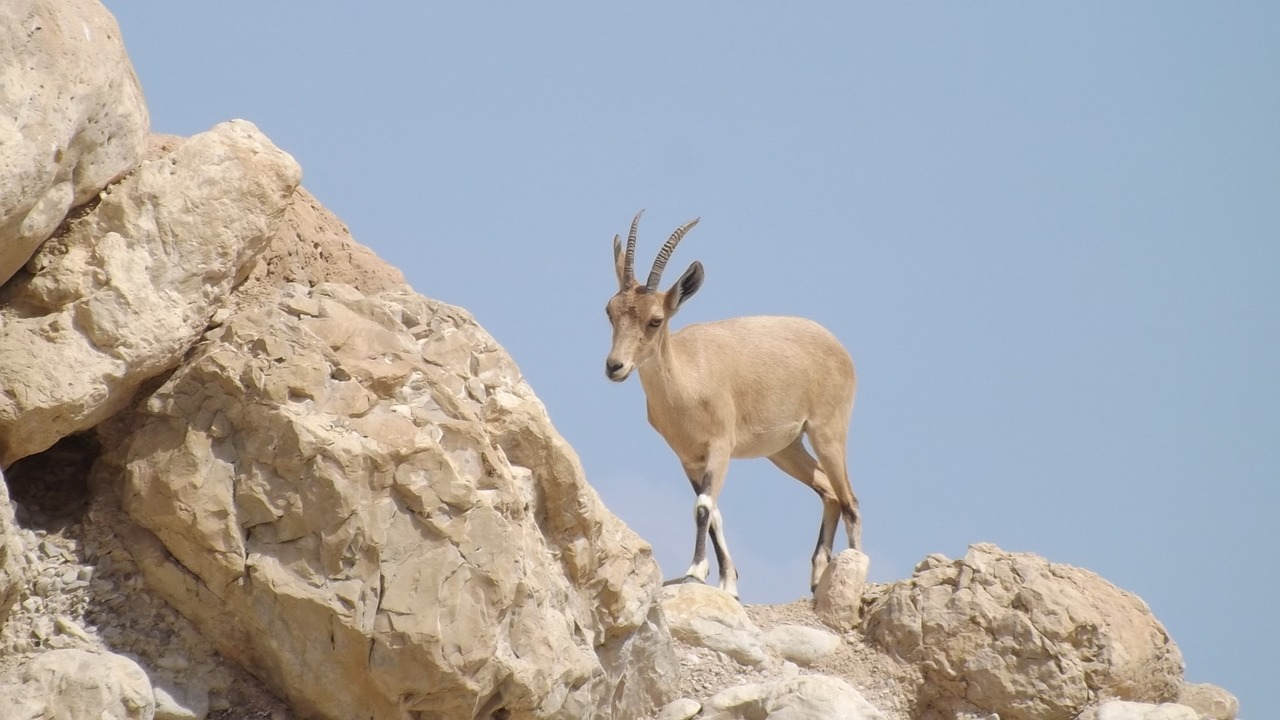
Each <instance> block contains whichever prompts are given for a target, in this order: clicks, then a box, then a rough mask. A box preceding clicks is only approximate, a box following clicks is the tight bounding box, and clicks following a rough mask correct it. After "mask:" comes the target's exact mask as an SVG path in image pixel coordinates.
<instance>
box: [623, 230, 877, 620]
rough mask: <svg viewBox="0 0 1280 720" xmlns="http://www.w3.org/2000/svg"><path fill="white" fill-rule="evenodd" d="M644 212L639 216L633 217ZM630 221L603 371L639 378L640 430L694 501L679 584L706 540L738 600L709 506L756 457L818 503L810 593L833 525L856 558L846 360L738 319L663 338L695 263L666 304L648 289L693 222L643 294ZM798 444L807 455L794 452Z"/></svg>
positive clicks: (815, 342) (807, 332)
mask: <svg viewBox="0 0 1280 720" xmlns="http://www.w3.org/2000/svg"><path fill="white" fill-rule="evenodd" d="M642 212H643V211H642ZM639 221H640V215H639V214H637V215H636V217H635V220H633V221H632V223H631V233H630V235H629V237H628V239H627V248H626V252H625V254H624V253H623V251H622V243H621V240H620V239H619V238H616V237H615V238H614V262H615V265H616V271H617V274H618V293H617V294H616V295H614V296H613V298H612V299H610V300H609V304H608V306H607V308H606V310H607V312H608V315H609V320H610V322H611V323H612V324H613V348H612V349H611V350H610V352H609V357H608V359H607V360H606V365H605V370H606V374H607V375H608V377H609V379H610V380H614V381H615V382H622V381H623V380H626V379H627V377H628V376H629V375H630V374H631V372H632V371H633V370H635V371H637V372H638V373H639V375H640V384H641V385H642V386H643V387H644V392H645V397H646V399H647V404H648V411H649V423H650V424H651V425H653V427H654V429H656V430H657V431H658V433H659V434H661V435H662V437H663V438H664V439H665V440H666V441H667V444H668V445H670V446H671V449H672V450H674V451H675V453H676V456H677V457H679V459H680V464H681V465H682V466H683V467H684V471H685V474H686V475H687V476H688V478H689V482H690V483H691V484H692V485H693V489H694V492H695V493H696V495H697V500H696V501H695V504H694V516H695V521H696V524H697V535H696V540H695V543H694V554H693V562H692V564H691V565H690V566H689V570H688V571H687V573H686V575H687V579H690V580H698V581H705V580H706V577H707V572H708V570H709V564H708V562H707V558H706V539H707V537H708V536H710V538H711V542H712V545H713V547H714V549H715V553H716V559H717V561H718V563H719V566H720V587H721V588H722V589H724V590H725V591H727V592H729V593H731V594H733V595H734V596H737V577H738V573H737V570H735V569H734V566H733V560H732V558H731V557H730V556H729V549H728V546H727V545H726V544H725V537H724V524H723V520H722V518H721V515H720V511H719V509H718V508H717V506H716V499H717V498H718V497H719V494H720V490H721V487H722V486H723V484H724V478H725V472H726V471H727V470H728V465H729V460H730V458H751V457H767V458H769V459H770V460H771V461H772V462H773V463H774V464H775V465H777V466H778V467H779V468H781V469H782V470H783V471H784V472H786V473H787V474H788V475H791V476H792V477H794V478H796V479H797V480H800V481H801V482H803V483H804V484H805V485H808V486H809V487H811V488H813V490H814V491H815V492H817V493H818V495H819V496H820V497H821V498H822V505H823V511H822V522H821V525H820V526H819V531H818V543H817V547H816V548H815V549H814V553H813V567H812V574H811V576H810V584H811V587H816V585H817V583H818V580H819V579H820V578H821V577H822V572H823V570H825V569H826V566H827V563H828V562H829V560H830V558H831V553H832V545H833V544H834V542H835V533H836V527H837V525H838V523H839V521H840V518H841V517H842V516H843V517H844V520H845V529H846V531H847V533H848V537H849V545H850V547H853V548H855V549H861V518H860V516H859V514H858V501H857V499H856V498H855V497H854V494H853V489H852V487H851V486H850V484H849V477H848V471H847V468H846V462H845V454H846V443H847V437H848V430H849V417H850V414H851V413H852V411H853V399H854V392H855V388H856V384H857V380H856V377H855V374H854V369H853V361H852V360H851V359H850V357H849V353H848V352H847V351H846V350H845V349H844V347H843V346H841V345H840V342H839V341H837V340H836V338H835V336H833V335H832V334H831V333H830V332H828V331H827V330H826V329H825V328H823V327H822V326H821V325H818V324H817V323H815V322H813V321H811V320H805V319H802V318H793V317H744V318H735V319H732V320H722V321H719V322H711V323H700V324H696V325H690V326H688V327H686V328H684V329H682V330H680V331H679V332H676V333H672V332H671V331H670V330H669V324H670V320H671V318H672V316H674V315H675V313H676V311H677V310H678V309H679V308H680V306H681V305H682V304H683V303H684V302H685V301H686V300H688V299H689V297H691V296H692V295H693V294H694V293H695V292H697V290H698V288H699V287H701V285H702V280H703V277H704V274H703V269H702V264H701V263H698V262H694V263H693V264H692V265H690V266H689V269H688V270H686V271H685V272H684V274H683V275H682V276H681V277H680V279H679V280H677V281H676V283H675V284H674V285H672V286H671V288H670V289H668V290H667V291H666V292H661V291H659V290H658V289H657V287H658V281H659V280H660V279H661V275H662V270H663V269H664V268H665V266H666V262H667V259H668V258H669V257H670V255H671V252H672V251H673V250H674V249H675V246H676V245H677V244H678V243H679V242H680V240H681V239H682V238H683V237H684V234H685V233H686V232H688V230H689V229H690V228H692V227H693V225H694V224H696V223H697V222H698V221H697V220H693V221H691V222H689V223H686V224H685V225H684V226H682V227H680V228H679V229H677V230H676V231H675V233H673V234H672V235H671V238H670V239H668V240H667V243H666V244H665V245H664V246H663V248H662V250H661V252H659V253H658V259H657V260H656V261H655V262H654V267H653V271H652V272H651V273H650V274H649V280H648V282H647V283H646V284H644V285H641V284H639V283H638V282H637V281H636V279H635V277H634V275H633V267H632V265H633V262H634V258H635V242H636V228H637V225H638V223H639ZM804 437H808V438H809V443H810V445H811V446H812V447H813V452H814V454H815V455H817V459H816V460H815V459H814V457H813V456H812V455H810V454H809V452H808V450H806V449H805V446H804V443H803V440H802V438H804Z"/></svg>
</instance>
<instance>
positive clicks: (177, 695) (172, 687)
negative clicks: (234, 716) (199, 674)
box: [151, 678, 209, 720]
mask: <svg viewBox="0 0 1280 720" xmlns="http://www.w3.org/2000/svg"><path fill="white" fill-rule="evenodd" d="M199 680H200V679H199V678H189V682H186V683H185V684H182V685H179V684H177V683H173V682H170V681H167V680H165V679H162V678H152V680H151V686H152V689H153V690H154V691H155V698H156V715H155V720H204V718H205V717H206V716H208V714H209V688H208V687H206V686H204V685H203V684H202V683H200V681H199Z"/></svg>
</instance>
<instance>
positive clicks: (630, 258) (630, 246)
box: [622, 209, 644, 278]
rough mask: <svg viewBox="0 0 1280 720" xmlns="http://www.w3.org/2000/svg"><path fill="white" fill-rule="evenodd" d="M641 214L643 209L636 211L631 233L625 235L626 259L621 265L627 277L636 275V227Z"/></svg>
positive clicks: (638, 224)
mask: <svg viewBox="0 0 1280 720" xmlns="http://www.w3.org/2000/svg"><path fill="white" fill-rule="evenodd" d="M643 214H644V210H643V209H642V210H641V211H640V212H638V213H636V217H635V219H634V220H632V221H631V233H630V234H629V235H627V259H626V261H625V262H624V263H623V265H622V272H623V275H625V276H627V277H628V278H635V276H636V275H635V264H636V228H637V227H639V226H640V216H641V215H643Z"/></svg>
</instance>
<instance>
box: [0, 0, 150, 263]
mask: <svg viewBox="0 0 1280 720" xmlns="http://www.w3.org/2000/svg"><path fill="white" fill-rule="evenodd" d="M0 108H4V112H0V168H4V173H3V177H2V178H0V284H3V283H4V282H5V281H6V280H8V279H9V278H10V277H12V276H13V274H14V273H15V272H17V270H18V269H19V268H21V267H22V265H23V263H25V262H26V261H27V259H28V258H30V257H31V254H32V253H33V252H34V251H35V249H36V248H37V247H38V246H39V245H40V243H42V242H44V240H45V239H46V238H48V237H49V235H50V234H52V233H53V231H54V229H55V228H57V226H58V223H60V222H62V219H63V218H64V217H65V216H66V214H67V211H68V210H70V209H71V208H73V207H75V206H77V205H80V204H82V203H85V202H87V201H88V200H89V199H90V198H92V197H93V196H94V195H97V194H98V191H99V190H101V189H102V188H104V187H106V186H107V185H108V184H109V183H111V182H113V181H114V180H116V179H118V178H119V177H120V176H122V175H124V174H125V173H126V172H128V171H129V170H132V169H133V168H134V167H136V166H137V164H138V162H139V161H140V160H141V158H142V151H143V148H144V147H145V143H146V137H147V126H148V124H149V121H148V118H147V108H146V105H145V103H144V102H143V99H142V90H141V88H140V87H139V85H138V78H137V76H136V75H135V74H134V72H133V66H132V65H131V64H130V63H129V58H128V56H127V55H126V54H125V51H124V44H123V43H122V42H121V40H120V28H119V27H118V26H117V25H116V21H115V18H113V17H112V16H111V14H110V13H109V12H107V10H106V8H104V7H102V5H101V4H100V3H98V2H96V0H5V2H4V3H0Z"/></svg>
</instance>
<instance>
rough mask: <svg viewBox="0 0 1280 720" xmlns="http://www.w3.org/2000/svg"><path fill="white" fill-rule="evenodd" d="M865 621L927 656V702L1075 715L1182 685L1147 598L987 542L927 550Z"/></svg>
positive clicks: (1016, 719)
mask: <svg viewBox="0 0 1280 720" xmlns="http://www.w3.org/2000/svg"><path fill="white" fill-rule="evenodd" d="M864 627H865V632H866V634H867V636H868V637H869V638H870V639H871V640H872V641H873V642H875V643H877V644H878V645H880V646H881V647H883V648H884V649H885V650H887V651H888V652H890V653H891V654H893V655H895V656H897V657H898V658H900V659H902V660H905V661H908V662H912V663H916V664H918V665H919V667H920V668H921V670H922V672H923V674H924V679H925V683H924V686H923V688H922V691H921V692H922V697H921V701H922V704H923V705H925V706H934V707H936V708H939V709H941V710H944V711H946V710H955V709H963V710H968V709H972V708H976V709H979V710H981V711H986V712H996V713H998V714H999V715H1000V717H1001V718H1003V719H1004V720H1069V719H1070V718H1073V717H1075V716H1076V715H1077V714H1078V713H1079V712H1081V711H1082V710H1083V709H1084V708H1085V707H1086V706H1088V705H1089V704H1090V703H1093V702H1095V701H1097V700H1099V699H1102V698H1118V699H1122V700H1131V701H1142V702H1164V701H1166V700H1171V699H1173V698H1175V697H1177V694H1178V691H1179V689H1180V687H1181V685H1182V656H1181V654H1180V653H1179V652H1178V648H1177V646H1175V645H1174V644H1173V641H1172V640H1171V639H1170V638H1169V635H1168V633H1166V632H1165V629H1164V628H1163V627H1162V626H1161V625H1160V623H1159V622H1158V621H1157V620H1156V619H1155V618H1154V617H1153V616H1152V615H1151V611H1150V610H1149V609H1148V608H1147V605H1146V604H1145V603H1144V602H1142V600H1141V599H1140V598H1138V597H1136V596H1135V595H1132V594H1130V593H1127V592H1125V591H1123V590H1120V589H1119V588H1117V587H1115V586H1114V585H1112V584H1111V583H1109V582H1107V581H1106V580H1103V579H1102V578H1100V577H1098V576H1097V575H1095V574H1094V573H1091V572H1089V571H1087V570H1081V569H1078V568H1074V567H1071V566H1068V565H1060V564H1055V563H1050V562H1049V561H1047V560H1045V559H1044V558H1041V557H1039V556H1036V555H1032V554H1029V553H1007V552H1003V551H1001V550H1000V549H999V548H997V547H995V546H994V545H989V544H978V545H973V546H971V547H970V548H969V552H968V553H967V554H966V555H965V557H964V558H963V559H960V560H948V559H946V558H943V557H941V556H930V558H928V559H927V560H926V561H925V562H923V563H921V565H920V566H919V567H918V568H917V569H916V572H915V574H914V576H913V577H912V578H911V579H909V580H906V581H903V582H900V583H895V584H894V585H892V586H891V587H889V588H888V589H887V590H886V591H885V592H884V594H883V595H881V596H880V597H879V598H878V599H876V600H875V601H874V602H873V603H872V604H871V607H870V609H869V611H868V613H867V617H866V620H865V625H864Z"/></svg>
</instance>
